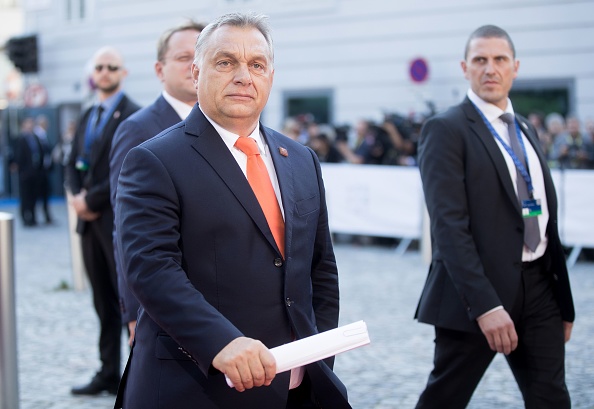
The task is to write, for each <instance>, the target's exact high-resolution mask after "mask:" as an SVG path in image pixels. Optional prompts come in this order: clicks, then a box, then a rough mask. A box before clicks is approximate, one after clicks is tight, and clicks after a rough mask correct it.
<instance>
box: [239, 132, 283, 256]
mask: <svg viewBox="0 0 594 409" xmlns="http://www.w3.org/2000/svg"><path fill="white" fill-rule="evenodd" d="M235 147H236V148H237V149H239V150H240V151H242V152H243V153H245V154H246V155H247V179H248V182H249V184H250V186H251V187H252V190H253V191H254V194H255V195H256V198H257V199H258V202H259V203H260V207H262V211H263V212H264V216H266V221H267V222H268V226H269V227H270V230H271V231H272V235H273V236H274V240H275V241H276V245H277V246H278V248H279V250H280V252H281V254H282V256H283V258H284V257H285V221H284V220H283V215H282V213H281V210H280V206H279V205H278V200H277V199H276V194H275V193H274V188H273V187H272V182H271V181H270V175H269V174H268V170H267V169H266V165H265V164H264V161H263V160H262V157H261V156H260V150H259V149H258V144H257V143H256V141H255V140H254V139H253V138H250V137H247V136H240V137H239V139H237V142H235Z"/></svg>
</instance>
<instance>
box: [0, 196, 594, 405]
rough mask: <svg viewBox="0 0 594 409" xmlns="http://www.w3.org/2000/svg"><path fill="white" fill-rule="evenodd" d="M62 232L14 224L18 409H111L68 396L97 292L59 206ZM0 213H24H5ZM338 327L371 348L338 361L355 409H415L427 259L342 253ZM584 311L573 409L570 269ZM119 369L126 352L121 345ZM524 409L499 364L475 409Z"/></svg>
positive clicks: (585, 282)
mask: <svg viewBox="0 0 594 409" xmlns="http://www.w3.org/2000/svg"><path fill="white" fill-rule="evenodd" d="M52 210H53V214H54V215H55V219H56V223H55V224H53V225H49V226H45V225H41V226H39V227H37V228H27V229H25V228H24V227H22V224H21V223H20V221H19V220H16V221H15V240H16V244H15V251H16V254H15V269H16V287H17V288H16V289H17V294H16V301H17V336H18V354H19V356H18V359H19V361H18V362H19V382H20V385H19V386H20V405H21V407H20V409H109V408H112V407H113V402H114V397H113V396H99V397H93V398H88V397H75V396H72V395H70V388H71V387H72V386H74V385H79V384H84V383H86V382H88V381H89V380H90V378H91V377H92V376H93V374H94V371H95V370H96V369H97V368H98V365H99V360H98V349H97V333H98V321H97V317H96V315H95V313H94V310H93V307H92V300H91V294H90V291H89V290H88V289H87V290H84V291H80V292H77V291H74V290H73V289H72V287H73V275H72V274H73V273H72V271H71V263H70V253H69V252H70V242H69V235H68V229H67V218H66V210H65V205H64V202H54V203H52ZM0 212H10V213H13V214H15V215H16V214H17V209H16V208H15V207H14V206H12V207H10V206H9V207H6V206H4V207H1V208H0ZM336 257H337V262H338V266H339V270H340V286H341V319H340V321H341V324H347V323H350V322H353V321H358V320H365V321H366V322H367V324H368V328H369V332H370V337H371V345H369V346H365V347H362V348H360V349H358V350H355V351H349V352H346V353H344V354H341V355H339V356H337V358H336V365H335V370H336V372H337V374H338V375H339V376H340V377H341V379H342V380H343V381H344V382H345V384H346V385H347V387H348V389H349V396H350V400H351V402H352V405H353V408H355V409H407V408H414V406H415V403H416V400H417V398H418V396H419V394H420V393H421V391H422V390H423V388H424V385H425V383H426V381H427V376H428V374H429V371H430V370H431V362H432V359H433V328H432V327H430V326H428V325H424V324H419V323H417V322H416V321H414V320H413V315H414V311H415V308H416V304H417V301H418V297H419V295H420V292H421V288H422V286H423V283H424V281H425V278H426V272H427V266H426V265H425V264H424V262H423V260H422V258H421V256H420V254H419V253H418V252H416V251H408V252H407V253H405V254H404V255H403V256H398V255H397V254H396V253H395V251H394V249H391V248H379V247H373V246H352V245H346V244H339V245H336ZM570 274H571V280H572V284H573V291H574V297H575V303H576V308H577V322H576V325H575V327H574V333H573V338H572V340H571V341H570V342H569V344H568V345H567V383H568V388H569V390H570V393H571V395H572V400H573V408H575V409H592V408H594V354H593V353H592V351H594V314H592V311H594V264H593V263H587V262H581V261H580V262H579V263H578V264H576V266H574V267H573V268H572V270H571V273H570ZM122 351H123V357H122V369H123V367H124V362H125V359H126V358H127V354H128V348H127V346H126V344H125V339H124V338H123V339H122ZM521 407H523V403H522V400H521V397H520V394H519V392H518V388H517V386H516V384H515V382H514V380H513V377H512V376H511V372H510V370H509V368H508V367H507V364H506V361H505V359H504V358H503V357H501V356H497V357H496V359H495V360H494V362H493V364H492V365H491V367H490V368H489V369H488V371H487V373H486V374H485V377H484V378H483V380H482V382H481V383H480V384H479V386H478V388H477V390H476V392H475V395H474V397H473V399H472V401H471V403H470V405H469V408H470V409H488V408H497V409H517V408H521Z"/></svg>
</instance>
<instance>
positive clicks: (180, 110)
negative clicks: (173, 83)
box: [163, 90, 193, 120]
mask: <svg viewBox="0 0 594 409" xmlns="http://www.w3.org/2000/svg"><path fill="white" fill-rule="evenodd" d="M163 98H165V101H167V102H168V103H169V105H171V108H173V110H174V111H175V112H176V113H177V114H178V115H179V117H180V118H181V119H182V120H184V119H186V118H187V117H188V115H190V112H192V108H193V106H192V105H188V104H186V103H185V102H182V101H180V100H179V99H177V98H175V97H172V96H171V94H169V93H168V92H167V91H165V90H163Z"/></svg>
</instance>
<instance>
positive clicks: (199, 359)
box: [115, 13, 350, 409]
mask: <svg viewBox="0 0 594 409" xmlns="http://www.w3.org/2000/svg"><path fill="white" fill-rule="evenodd" d="M192 75H193V79H194V86H195V88H196V90H197V97H198V101H199V105H196V106H195V107H194V109H193V110H192V112H191V113H190V115H189V116H188V117H187V118H186V119H185V120H184V121H182V122H181V123H179V124H178V125H175V126H173V127H171V128H169V129H167V130H166V131H164V132H162V133H161V134H159V135H158V136H157V137H155V138H152V139H151V140H149V141H147V142H145V143H143V144H141V145H140V146H137V147H135V148H133V149H132V150H130V152H129V153H128V155H127V157H126V159H125V160H124V163H123V165H122V170H121V172H120V176H119V181H118V187H117V189H118V190H117V196H116V205H115V212H116V225H117V226H123V228H118V229H117V234H116V246H117V250H118V254H119V255H120V261H121V264H122V271H123V272H124V273H125V278H126V281H127V284H128V286H129V288H130V290H131V291H132V293H133V294H134V296H136V297H137V298H138V300H139V302H140V304H141V306H142V308H141V312H140V314H139V317H138V323H137V327H136V337H135V341H134V344H133V346H132V352H131V355H130V358H129V360H128V364H127V366H126V370H125V372H124V376H123V378H122V383H121V385H120V389H119V393H118V399H117V401H116V406H115V407H116V408H122V407H123V408H126V409H135V408H138V409H140V408H142V409H157V408H176V409H190V408H192V409H193V408H201V409H228V408H242V409H285V408H320V407H325V408H335V409H343V408H344V409H348V408H350V405H349V403H348V400H347V397H346V388H345V387H344V385H343V384H342V383H341V382H340V380H339V379H338V378H337V377H336V375H335V374H334V373H333V372H332V369H331V368H332V365H333V359H328V360H326V361H319V362H315V363H313V364H310V365H307V366H305V367H301V368H295V369H294V370H291V371H287V372H284V373H279V374H276V361H275V359H274V356H273V355H272V353H271V352H270V350H269V348H273V347H276V346H279V345H282V344H286V343H288V342H291V341H294V340H295V339H300V338H304V337H308V336H310V335H314V334H316V333H318V332H322V331H326V330H330V329H333V328H336V327H337V325H338V312H339V291H338V271H337V267H336V261H335V257H334V251H333V248H332V242H331V238H330V232H329V229H328V214H327V208H326V202H325V192H324V185H323V182H322V177H321V170H320V165H319V162H318V160H317V157H316V155H315V153H314V152H312V151H311V150H310V149H308V148H306V147H304V146H303V145H301V144H300V143H298V142H296V141H293V140H292V139H290V138H287V137H286V136H284V135H281V134H279V133H278V132H275V131H273V130H272V129H269V128H267V127H265V126H263V125H262V124H261V123H260V121H259V120H260V114H261V112H262V110H263V109H264V106H265V105H266V102H267V100H268V96H269V94H270V90H271V87H272V82H273V76H274V67H273V48H272V39H271V36H270V28H269V26H268V23H267V21H266V18H265V16H261V15H254V14H240V13H233V14H228V15H224V16H222V17H220V18H218V19H217V20H216V21H214V22H213V23H211V24H209V25H208V26H207V27H205V28H204V30H203V31H202V33H201V34H200V37H199V39H198V43H197V45H196V53H195V58H194V63H193V65H192ZM225 378H228V381H229V383H230V384H232V387H229V385H228V384H227V381H226V379H225Z"/></svg>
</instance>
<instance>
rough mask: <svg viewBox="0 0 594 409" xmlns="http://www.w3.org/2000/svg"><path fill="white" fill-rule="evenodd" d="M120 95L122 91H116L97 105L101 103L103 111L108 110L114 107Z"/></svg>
mask: <svg viewBox="0 0 594 409" xmlns="http://www.w3.org/2000/svg"><path fill="white" fill-rule="evenodd" d="M120 95H122V91H118V92H116V93H115V94H113V95H112V96H110V97H108V98H106V99H105V100H104V101H100V102H98V103H97V106H100V105H101V106H102V107H103V112H110V111H111V110H112V108H115V107H114V105H115V104H116V103H117V102H118V101H119V100H120Z"/></svg>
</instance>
